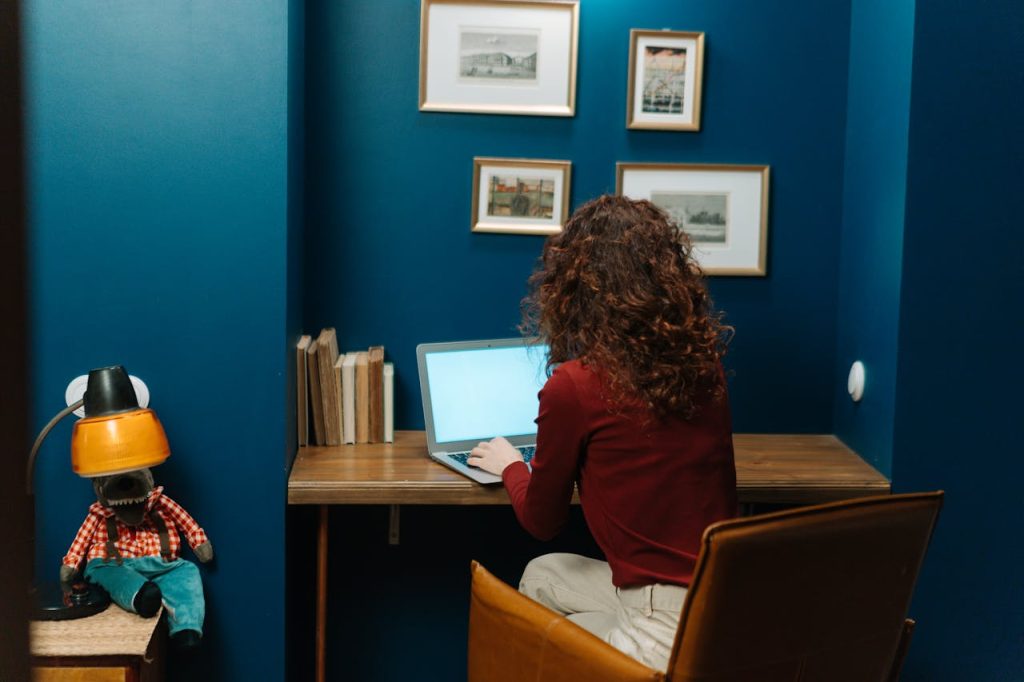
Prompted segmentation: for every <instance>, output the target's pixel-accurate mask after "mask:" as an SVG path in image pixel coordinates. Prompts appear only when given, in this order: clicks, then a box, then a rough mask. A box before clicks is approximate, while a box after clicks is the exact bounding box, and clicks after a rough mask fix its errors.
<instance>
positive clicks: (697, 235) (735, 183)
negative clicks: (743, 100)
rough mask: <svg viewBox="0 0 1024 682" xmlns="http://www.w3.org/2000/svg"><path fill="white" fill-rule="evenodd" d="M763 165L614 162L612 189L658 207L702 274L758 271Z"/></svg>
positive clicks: (763, 224)
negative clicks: (686, 239)
mask: <svg viewBox="0 0 1024 682" xmlns="http://www.w3.org/2000/svg"><path fill="white" fill-rule="evenodd" d="M769 172H770V168H769V166H763V165H729V164H702V163H618V164H616V182H615V191H616V194H618V195H620V196H625V197H629V198H631V199H647V200H649V201H651V202H652V203H654V204H655V205H656V206H658V207H659V208H661V209H662V210H664V211H665V212H666V213H668V214H669V217H670V218H672V220H673V222H674V223H675V224H676V225H677V226H678V227H679V229H680V230H682V231H684V232H686V233H687V234H688V235H689V236H690V239H691V241H692V243H693V255H694V257H695V258H696V260H697V262H698V264H699V265H700V266H701V268H702V269H703V270H704V272H705V273H706V274H708V275H745V276H755V277H764V276H765V275H766V274H767V253H768V189H769Z"/></svg>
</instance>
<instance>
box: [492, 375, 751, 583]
mask: <svg viewBox="0 0 1024 682" xmlns="http://www.w3.org/2000/svg"><path fill="white" fill-rule="evenodd" d="M601 396H602V390H601V383H600V379H599V378H598V377H597V375H596V374H594V372H592V371H591V370H590V369H588V368H586V367H585V366H583V365H582V364H581V363H580V362H578V361H575V360H574V361H570V362H566V363H564V364H562V365H560V366H559V367H558V368H557V369H556V370H555V371H554V373H552V375H551V377H550V378H549V379H548V381H547V383H546V384H545V385H544V388H543V389H542V390H541V392H540V411H539V414H538V416H537V452H536V454H535V455H534V459H533V461H532V462H531V466H532V467H533V473H532V474H531V473H530V470H529V469H528V468H527V467H526V465H525V464H523V463H521V462H517V463H515V464H512V465H510V466H508V467H506V468H505V471H504V473H503V475H502V477H503V479H504V483H505V488H506V490H507V491H508V494H509V498H510V499H511V500H512V506H513V507H514V508H515V513H516V516H517V517H518V519H519V521H520V523H521V524H522V525H523V527H524V528H526V530H527V531H529V532H530V533H531V534H533V535H534V536H536V537H538V538H540V539H550V538H551V537H553V536H554V535H556V534H557V533H558V531H559V530H560V529H561V527H562V525H563V524H564V522H565V519H566V516H567V514H568V511H569V503H570V501H571V499H572V491H573V483H578V485H579V492H580V504H581V505H582V507H583V514H584V516H585V517H586V520H587V525H588V526H589V527H590V531H591V533H593V535H594V539H595V540H596V541H597V544H598V545H599V546H600V547H601V549H602V550H603V551H604V553H605V556H606V558H607V560H608V563H609V565H610V566H611V570H612V582H613V583H614V584H615V585H616V586H617V587H628V586H632V585H648V584H651V583H668V584H675V585H689V583H690V579H691V577H692V576H693V568H694V563H695V561H696V559H697V553H698V551H699V549H700V538H701V534H702V533H703V532H704V528H706V527H707V526H708V524H711V523H714V522H715V521H720V520H722V519H726V518H730V517H732V516H734V515H735V513H736V467H735V464H734V461H733V450H732V421H731V418H730V415H729V405H728V400H721V401H719V402H717V403H714V404H709V405H706V406H705V407H704V408H703V409H701V411H700V412H699V413H698V414H697V415H696V416H695V417H694V418H693V419H692V420H690V421H686V420H683V419H679V418H669V419H666V420H664V421H660V422H659V421H657V420H653V419H649V420H646V422H645V421H644V420H643V419H642V416H643V415H642V408H640V407H639V406H638V407H634V408H625V409H622V410H618V413H617V412H616V411H615V410H611V409H609V406H608V403H607V402H605V400H604V399H603V398H602V397H601Z"/></svg>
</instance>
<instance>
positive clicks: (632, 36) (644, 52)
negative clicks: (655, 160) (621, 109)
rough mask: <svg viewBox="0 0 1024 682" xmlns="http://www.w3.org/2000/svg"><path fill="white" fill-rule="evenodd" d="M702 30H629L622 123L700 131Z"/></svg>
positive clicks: (656, 128)
mask: <svg viewBox="0 0 1024 682" xmlns="http://www.w3.org/2000/svg"><path fill="white" fill-rule="evenodd" d="M703 72H704V34H703V33H690V32H684V31H644V30H641V29H636V28H634V29H633V30H632V31H630V32H629V90H628V92H627V96H626V127H627V128H633V129H649V130H700V99H701V86H702V84H703V83H702V81H703Z"/></svg>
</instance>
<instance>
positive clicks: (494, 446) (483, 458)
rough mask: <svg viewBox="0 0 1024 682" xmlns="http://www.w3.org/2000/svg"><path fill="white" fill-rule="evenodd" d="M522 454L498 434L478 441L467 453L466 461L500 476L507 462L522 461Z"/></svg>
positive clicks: (470, 464)
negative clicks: (492, 437)
mask: <svg viewBox="0 0 1024 682" xmlns="http://www.w3.org/2000/svg"><path fill="white" fill-rule="evenodd" d="M522 461H523V455H522V454H521V453H520V452H519V451H518V450H516V449H515V448H514V447H512V443H509V442H508V441H507V440H505V439H504V438H502V437H501V436H498V437H497V438H495V439H494V440H492V441H489V442H486V443H480V444H479V445H477V446H476V447H475V448H473V451H472V452H470V453H469V459H467V460H466V463H467V464H469V466H473V467H479V468H481V469H483V470H484V471H486V472H489V473H492V474H496V475H498V476H501V472H503V471H504V470H505V467H507V466H508V465H509V464H512V463H513V462H522Z"/></svg>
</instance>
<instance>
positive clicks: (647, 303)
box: [520, 196, 732, 419]
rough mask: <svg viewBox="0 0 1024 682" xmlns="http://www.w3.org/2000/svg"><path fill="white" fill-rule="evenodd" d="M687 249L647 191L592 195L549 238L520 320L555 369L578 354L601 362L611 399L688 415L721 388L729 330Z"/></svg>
mask: <svg viewBox="0 0 1024 682" xmlns="http://www.w3.org/2000/svg"><path fill="white" fill-rule="evenodd" d="M691 251H692V245H691V243H690V240H689V238H688V237H687V236H686V234H685V233H684V232H683V231H682V230H679V229H678V228H677V227H676V226H675V225H673V224H672V222H671V221H670V220H669V218H668V216H667V215H666V214H665V213H664V212H662V211H661V209H659V208H658V207H657V206H655V205H654V204H652V203H651V202H649V201H633V200H630V199H627V198H624V197H616V196H602V197H598V198H597V199H594V200H592V201H589V202H587V203H586V204H584V205H583V206H580V207H579V208H578V209H577V210H576V211H575V212H574V213H573V215H572V217H570V218H569V222H568V223H566V225H565V229H564V230H563V231H562V232H561V233H559V234H556V235H553V236H551V237H549V238H548V240H547V242H546V243H545V244H544V252H543V254H542V255H541V257H540V260H539V261H538V264H537V268H536V270H535V271H534V273H533V275H532V276H531V277H530V279H529V283H528V286H529V294H528V295H527V296H526V298H524V299H523V304H522V307H523V322H522V324H521V325H520V330H521V331H523V332H524V333H525V334H528V335H537V336H539V337H540V338H541V339H542V340H544V341H546V342H547V343H548V345H549V347H550V353H549V356H548V370H549V371H550V370H551V368H552V367H553V366H554V365H557V364H559V363H562V362H566V361H568V360H573V359H579V360H580V361H582V362H583V363H584V364H585V365H587V366H588V367H590V368H592V369H594V370H595V371H597V372H598V374H599V376H600V377H601V378H602V380H603V385H604V387H605V390H606V391H607V395H606V398H607V399H609V400H610V402H611V403H612V404H613V405H617V406H619V407H622V406H623V405H625V404H627V403H635V402H637V401H639V402H640V404H642V405H645V406H646V407H647V408H648V409H649V410H650V412H651V413H653V415H654V416H656V417H657V418H664V417H668V416H671V415H679V416H682V417H683V418H685V419H690V418H692V417H693V416H695V415H696V413H697V412H698V411H699V410H700V408H701V406H702V405H704V404H706V403H708V402H709V401H711V400H718V399H722V398H723V397H724V395H725V385H724V381H723V379H722V375H721V371H720V360H721V358H722V356H723V355H724V354H725V349H726V345H727V343H728V340H729V338H730V337H731V334H732V327H729V326H727V325H725V324H723V323H722V316H721V313H717V312H715V311H714V308H713V304H712V302H711V298H710V296H709V295H708V291H707V287H706V286H705V283H704V278H703V273H702V272H701V270H700V267H699V266H698V265H697V264H696V263H695V262H694V260H693V259H692V258H691Z"/></svg>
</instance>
